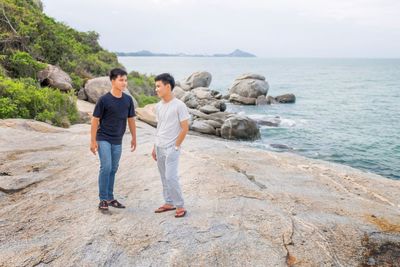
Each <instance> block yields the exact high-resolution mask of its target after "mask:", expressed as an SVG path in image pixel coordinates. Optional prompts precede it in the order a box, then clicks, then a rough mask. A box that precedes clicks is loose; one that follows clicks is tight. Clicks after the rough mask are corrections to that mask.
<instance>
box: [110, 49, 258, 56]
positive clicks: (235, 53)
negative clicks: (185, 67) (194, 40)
mask: <svg viewBox="0 0 400 267" xmlns="http://www.w3.org/2000/svg"><path fill="white" fill-rule="evenodd" d="M116 54H117V56H119V57H256V56H255V55H253V54H250V53H248V52H244V51H242V50H239V49H236V50H235V51H233V52H232V53H229V54H214V55H199V54H193V55H191V54H184V53H178V54H167V53H153V52H150V51H148V50H141V51H138V52H127V53H125V52H116Z"/></svg>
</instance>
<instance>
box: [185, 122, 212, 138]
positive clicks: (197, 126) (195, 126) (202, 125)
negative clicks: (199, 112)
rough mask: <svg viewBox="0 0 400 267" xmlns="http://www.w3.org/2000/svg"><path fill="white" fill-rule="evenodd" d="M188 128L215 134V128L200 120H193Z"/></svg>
mask: <svg viewBox="0 0 400 267" xmlns="http://www.w3.org/2000/svg"><path fill="white" fill-rule="evenodd" d="M190 129H191V130H192V131H195V132H199V133H204V134H212V135H215V128H214V127H213V126H212V125H210V124H209V123H207V122H205V121H202V120H195V121H193V123H192V125H191V126H190Z"/></svg>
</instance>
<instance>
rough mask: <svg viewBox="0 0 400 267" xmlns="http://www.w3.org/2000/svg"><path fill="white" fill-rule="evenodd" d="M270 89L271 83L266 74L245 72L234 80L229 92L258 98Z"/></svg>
mask: <svg viewBox="0 0 400 267" xmlns="http://www.w3.org/2000/svg"><path fill="white" fill-rule="evenodd" d="M268 89H269V85H268V82H267V81H266V80H265V77H264V76H261V75H258V74H244V75H242V76H240V77H239V78H237V79H236V80H235V81H234V82H233V84H232V86H231V88H230V89H229V94H238V95H240V96H243V97H249V98H257V97H258V96H260V95H267V93H268Z"/></svg>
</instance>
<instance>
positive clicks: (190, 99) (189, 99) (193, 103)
mask: <svg viewBox="0 0 400 267" xmlns="http://www.w3.org/2000/svg"><path fill="white" fill-rule="evenodd" d="M181 100H182V101H183V103H185V104H186V106H187V107H188V108H197V107H198V106H199V102H198V101H197V98H196V96H195V95H194V94H193V93H192V92H186V93H185V94H184V95H183V96H182V98H181Z"/></svg>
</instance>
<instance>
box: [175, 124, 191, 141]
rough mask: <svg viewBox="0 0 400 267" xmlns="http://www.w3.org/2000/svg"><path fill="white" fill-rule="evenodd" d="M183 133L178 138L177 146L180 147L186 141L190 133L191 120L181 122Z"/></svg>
mask: <svg viewBox="0 0 400 267" xmlns="http://www.w3.org/2000/svg"><path fill="white" fill-rule="evenodd" d="M181 128H182V130H181V132H180V133H179V135H178V138H177V139H176V142H175V146H177V147H180V146H181V144H182V143H183V140H185V137H186V134H187V133H188V131H189V120H184V121H181Z"/></svg>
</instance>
